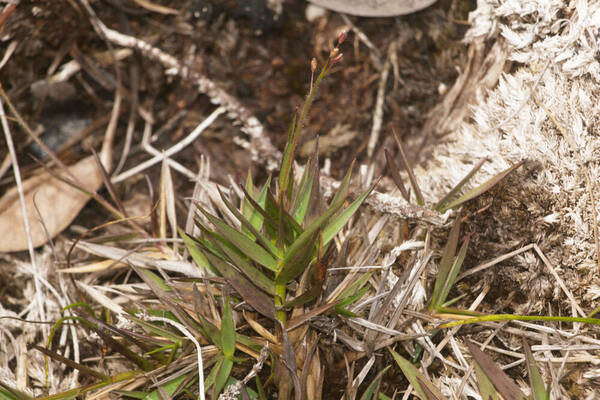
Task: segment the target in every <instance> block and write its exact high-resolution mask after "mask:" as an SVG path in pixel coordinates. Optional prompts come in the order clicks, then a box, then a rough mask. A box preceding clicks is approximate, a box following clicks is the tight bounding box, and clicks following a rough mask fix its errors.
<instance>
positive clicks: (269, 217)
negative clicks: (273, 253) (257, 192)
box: [239, 184, 279, 229]
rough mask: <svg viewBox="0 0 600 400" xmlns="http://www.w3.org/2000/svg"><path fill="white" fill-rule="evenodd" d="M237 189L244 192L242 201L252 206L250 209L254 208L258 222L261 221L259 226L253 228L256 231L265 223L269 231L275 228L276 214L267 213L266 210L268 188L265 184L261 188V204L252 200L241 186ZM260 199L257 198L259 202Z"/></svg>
mask: <svg viewBox="0 0 600 400" xmlns="http://www.w3.org/2000/svg"><path fill="white" fill-rule="evenodd" d="M239 188H240V189H241V190H242V191H243V192H244V201H247V202H249V203H250V205H252V207H253V208H254V210H255V211H257V212H258V214H259V215H260V221H261V224H260V226H254V227H255V228H256V229H260V228H262V226H263V224H264V223H265V222H266V223H267V225H266V227H267V228H271V229H274V228H276V227H277V223H276V222H275V221H276V220H277V219H278V218H279V217H278V216H277V214H272V213H269V210H268V208H267V206H268V203H267V200H268V199H269V190H268V186H267V185H266V184H265V186H264V187H263V192H264V199H263V203H258V202H257V201H256V200H254V199H253V198H252V196H251V195H250V194H249V193H248V192H247V191H246V188H244V187H243V186H240V187H239ZM263 192H261V196H262V193H263ZM260 199H261V197H259V200H260ZM251 222H252V220H251Z"/></svg>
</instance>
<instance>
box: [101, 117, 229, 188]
mask: <svg viewBox="0 0 600 400" xmlns="http://www.w3.org/2000/svg"><path fill="white" fill-rule="evenodd" d="M225 111H226V110H225V108H224V107H219V108H217V109H216V110H215V111H213V112H212V114H210V115H209V116H208V117H207V118H206V119H205V120H204V121H202V122H201V123H200V124H198V126H197V127H196V128H195V129H194V130H193V131H192V132H191V133H190V134H189V135H188V136H186V137H185V138H184V139H182V140H181V141H179V142H178V143H176V144H175V145H174V146H172V147H171V148H169V149H168V150H167V151H165V153H164V156H165V157H170V156H172V155H173V154H175V153H177V152H179V151H181V150H182V149H183V148H184V147H186V146H187V145H189V144H190V143H192V142H193V141H194V140H195V139H196V138H197V137H198V136H199V135H200V134H201V133H202V132H203V131H204V130H205V129H206V128H208V127H209V126H210V125H211V124H212V123H213V122H214V121H215V119H217V117H218V116H219V115H221V114H223V113H224V112H225ZM162 159H163V155H162V154H158V155H156V156H154V157H152V158H151V159H149V160H147V161H145V162H143V163H141V164H139V165H138V166H137V167H134V168H132V169H130V170H128V171H125V172H123V173H121V174H119V175H117V176H115V177H113V178H112V179H111V181H112V182H113V183H118V182H121V181H124V180H125V179H127V178H129V177H131V176H133V175H135V174H137V173H140V172H141V171H143V170H145V169H147V168H150V167H151V166H153V165H154V164H157V163H159V162H161V161H162Z"/></svg>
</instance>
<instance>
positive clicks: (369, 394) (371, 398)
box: [360, 365, 391, 400]
mask: <svg viewBox="0 0 600 400" xmlns="http://www.w3.org/2000/svg"><path fill="white" fill-rule="evenodd" d="M390 368H391V365H388V366H387V367H385V368H384V369H382V370H381V371H379V373H378V374H377V375H376V376H375V378H373V380H372V381H371V383H370V384H369V386H367V389H366V390H365V391H364V393H363V394H362V396H360V400H375V399H377V397H376V393H375V389H377V386H379V382H380V381H381V377H383V374H385V373H386V372H387V370H388V369H390Z"/></svg>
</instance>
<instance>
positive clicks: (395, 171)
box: [385, 149, 410, 202]
mask: <svg viewBox="0 0 600 400" xmlns="http://www.w3.org/2000/svg"><path fill="white" fill-rule="evenodd" d="M385 159H386V160H387V164H388V168H389V169H390V173H391V174H392V179H393V181H394V183H395V184H396V186H398V189H400V193H401V194H402V197H404V200H406V201H407V202H410V197H409V195H408V191H407V190H406V187H405V186H404V183H403V182H402V177H401V176H400V168H399V167H398V164H396V161H394V158H393V157H392V155H391V154H390V152H389V150H388V149H385Z"/></svg>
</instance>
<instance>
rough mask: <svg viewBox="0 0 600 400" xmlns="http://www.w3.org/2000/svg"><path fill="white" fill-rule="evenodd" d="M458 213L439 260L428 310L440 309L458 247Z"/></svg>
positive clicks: (459, 217)
mask: <svg viewBox="0 0 600 400" xmlns="http://www.w3.org/2000/svg"><path fill="white" fill-rule="evenodd" d="M460 220H461V215H460V213H459V214H458V215H457V216H456V220H455V221H454V224H453V225H452V229H451V230H450V234H449V235H448V241H447V242H446V246H445V247H444V252H443V253H442V259H441V260H440V266H439V271H438V275H437V277H436V278H435V285H434V287H433V293H432V295H431V303H430V304H429V309H430V310H435V309H436V308H438V307H440V306H441V304H442V303H443V301H441V295H442V289H443V287H444V286H445V284H446V281H447V279H448V275H449V273H450V269H451V268H452V259H453V258H454V255H455V254H456V246H457V245H458V236H459V235H460Z"/></svg>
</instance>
